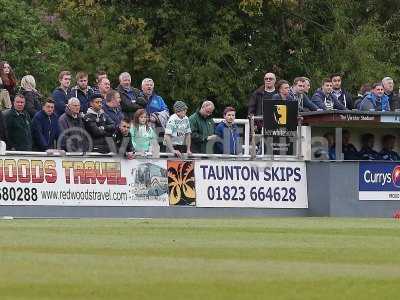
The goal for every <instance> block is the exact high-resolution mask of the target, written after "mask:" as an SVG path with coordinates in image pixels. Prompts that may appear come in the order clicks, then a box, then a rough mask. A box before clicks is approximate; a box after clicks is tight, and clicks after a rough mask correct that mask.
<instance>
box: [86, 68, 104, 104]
mask: <svg viewBox="0 0 400 300" xmlns="http://www.w3.org/2000/svg"><path fill="white" fill-rule="evenodd" d="M103 78H108V77H107V72H106V71H97V73H96V84H95V85H94V86H93V94H100V91H99V82H100V81H101V80H102V79H103ZM89 99H90V98H89Z"/></svg>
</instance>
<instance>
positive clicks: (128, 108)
mask: <svg viewBox="0 0 400 300" xmlns="http://www.w3.org/2000/svg"><path fill="white" fill-rule="evenodd" d="M117 91H118V93H119V94H120V96H121V108H122V112H123V113H124V114H125V116H127V117H129V118H130V119H131V120H132V118H133V115H134V113H135V112H136V111H137V110H138V109H140V108H146V105H147V101H146V99H145V98H144V95H143V94H142V92H141V91H140V90H138V89H135V88H133V87H132V86H131V75H130V74H129V73H128V72H123V73H121V74H120V75H119V86H118V87H117Z"/></svg>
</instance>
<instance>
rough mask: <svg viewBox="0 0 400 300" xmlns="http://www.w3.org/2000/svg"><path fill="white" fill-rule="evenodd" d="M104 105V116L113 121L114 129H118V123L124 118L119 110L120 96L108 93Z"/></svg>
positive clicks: (111, 92) (115, 93) (112, 92)
mask: <svg viewBox="0 0 400 300" xmlns="http://www.w3.org/2000/svg"><path fill="white" fill-rule="evenodd" d="M105 100H106V101H105V103H104V104H103V110H104V112H105V114H106V115H107V116H108V117H109V118H110V119H111V120H112V121H113V123H114V127H115V129H117V128H118V126H119V123H120V122H121V120H122V119H123V118H124V114H123V113H122V110H121V105H120V103H121V97H120V94H119V93H118V92H117V91H115V90H111V91H109V92H108V94H107V96H106V99H105Z"/></svg>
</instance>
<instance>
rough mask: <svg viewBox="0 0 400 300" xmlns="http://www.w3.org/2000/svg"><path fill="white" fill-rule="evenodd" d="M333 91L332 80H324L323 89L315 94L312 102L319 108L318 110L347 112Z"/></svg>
mask: <svg viewBox="0 0 400 300" xmlns="http://www.w3.org/2000/svg"><path fill="white" fill-rule="evenodd" d="M332 91H333V88H332V80H331V79H330V78H325V79H324V80H322V86H321V88H319V89H318V90H317V91H316V92H315V94H314V96H312V98H311V101H312V102H313V103H314V104H315V105H316V106H318V108H320V109H323V110H333V109H338V110H346V107H345V106H344V105H343V104H342V103H340V102H339V101H338V99H337V98H336V97H335V96H334V95H333V93H332Z"/></svg>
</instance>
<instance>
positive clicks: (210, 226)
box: [0, 218, 400, 300]
mask: <svg viewBox="0 0 400 300" xmlns="http://www.w3.org/2000/svg"><path fill="white" fill-rule="evenodd" d="M0 299H1V300H5V299H41V300H44V299H52V300H54V299H74V300H75V299H85V300H87V299H114V300H115V299H174V300H175V299H187V300H192V299H204V300H207V299H249V300H250V299H252V300H254V299H351V300H356V299H400V221H397V220H393V219H333V218H255V219H190V220H188V219H167V220H165V219H149V220H133V219H132V220H130V219H125V220H114V219H113V220H93V219H87V220H86V219H83V220H3V221H0Z"/></svg>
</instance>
